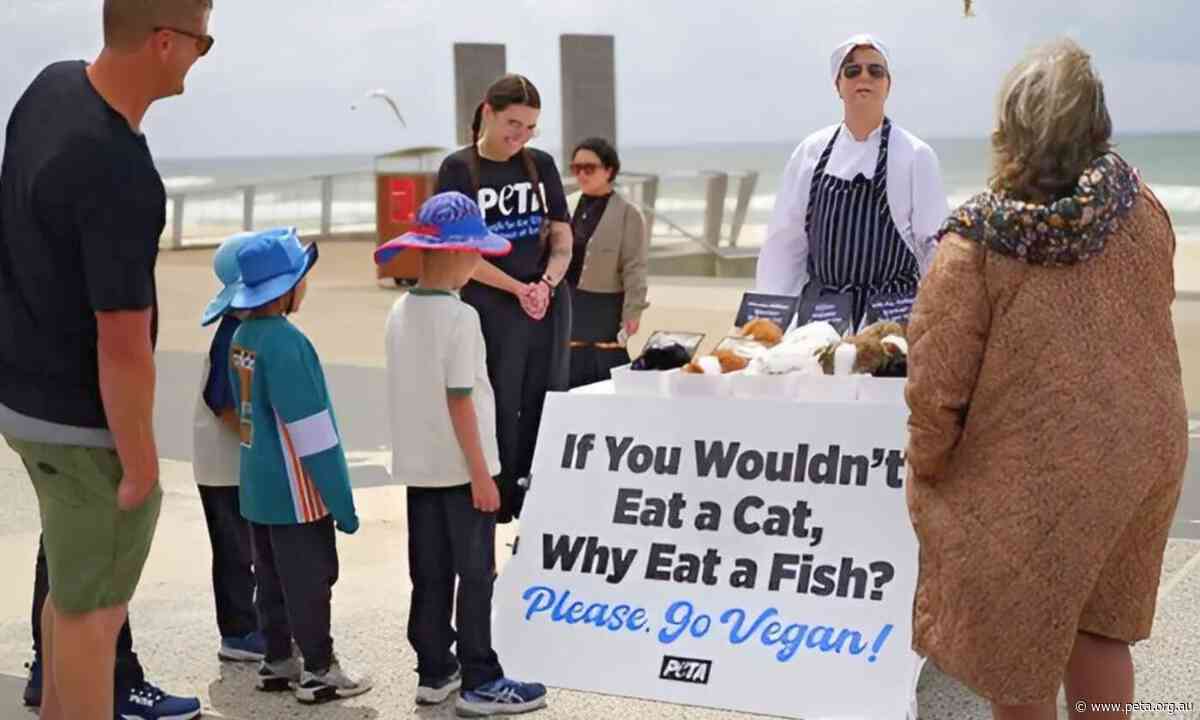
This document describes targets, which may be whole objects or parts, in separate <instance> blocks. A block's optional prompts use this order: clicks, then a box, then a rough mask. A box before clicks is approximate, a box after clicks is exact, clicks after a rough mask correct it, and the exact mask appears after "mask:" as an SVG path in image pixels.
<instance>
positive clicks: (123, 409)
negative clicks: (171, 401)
mask: <svg viewBox="0 0 1200 720" xmlns="http://www.w3.org/2000/svg"><path fill="white" fill-rule="evenodd" d="M211 9H212V3H211V0H158V1H157V2H154V3H146V2H144V0H105V2H104V49H103V50H102V51H101V53H100V55H99V57H98V58H97V59H96V61H95V62H94V63H92V64H90V65H89V64H86V63H84V62H82V61H77V62H62V63H56V64H54V65H51V66H49V67H48V68H46V69H45V70H43V71H42V73H41V74H40V75H39V76H38V77H37V78H36V79H35V80H34V81H33V83H32V84H31V85H30V86H29V88H28V89H27V90H26V91H25V93H24V94H23V95H22V96H21V98H20V100H18V102H17V104H16V106H15V107H14V108H13V111H12V115H11V116H10V118H9V121H8V126H7V136H6V143H5V153H4V161H3V168H2V170H0V434H3V436H4V438H5V440H6V441H7V442H8V444H9V445H10V446H11V447H12V448H13V449H14V450H15V451H16V452H17V453H18V454H19V455H21V458H22V460H23V461H24V463H25V466H26V468H27V470H28V471H29V475H30V479H31V480H32V482H33V485H34V489H35V491H36V492H37V496H38V505H39V511H40V515H41V519H42V540H43V547H44V549H45V567H46V568H47V576H48V577H47V578H46V579H47V581H48V585H49V598H48V599H47V600H46V602H45V608H44V610H43V611H42V613H41V627H42V629H43V640H44V643H43V647H42V652H43V657H42V660H43V662H42V663H40V668H41V671H42V677H41V680H42V683H41V684H42V690H43V692H42V693H40V694H41V695H42V697H40V698H36V699H39V700H41V704H42V707H43V716H44V717H70V718H76V719H79V720H108V719H109V718H111V717H112V716H113V712H114V708H115V710H116V713H117V714H118V716H120V717H124V718H160V717H164V716H170V717H173V718H185V719H186V718H192V717H195V716H196V715H198V714H199V711H200V708H199V703H197V702H195V701H194V699H189V700H182V699H179V698H170V697H169V696H166V695H165V694H164V693H162V692H161V691H159V690H157V688H154V687H152V686H150V685H148V684H147V683H145V682H144V679H143V678H141V677H137V678H135V679H133V680H129V681H127V682H125V683H124V685H125V686H124V687H121V688H119V689H118V690H117V693H116V694H114V685H113V682H112V680H111V678H112V676H113V674H114V662H115V648H116V645H117V635H118V631H119V630H120V629H121V627H122V625H123V623H124V622H125V619H126V614H127V608H128V603H129V600H130V598H131V597H132V596H133V592H134V589H135V588H136V586H137V583H138V580H139V579H140V577H141V571H142V567H143V565H144V563H145V559H146V556H147V555H148V554H149V550H150V544H151V541H152V539H153V536H154V530H155V526H156V524H157V520H158V513H159V507H160V503H161V499H162V491H161V489H160V488H159V486H158V453H157V449H156V447H155V443H154V432H153V426H152V415H153V406H154V384H155V372H154V355H153V348H154V340H155V336H156V331H157V296H156V288H155V282H154V265H155V261H156V259H157V255H158V244H159V239H160V237H161V235H162V230H163V226H164V224H165V220H166V193H165V190H164V188H163V184H162V180H161V179H160V177H159V174H158V171H157V170H156V169H155V166H154V161H153V159H152V158H151V155H150V150H149V147H148V146H147V143H146V138H145V136H144V135H142V132H141V123H142V119H143V117H144V116H145V114H146V111H147V110H148V109H149V107H150V105H151V103H153V102H154V101H156V100H158V99H161V98H165V97H170V96H172V95H178V94H180V93H182V92H183V84H184V78H185V77H186V76H187V73H188V71H189V70H190V69H191V67H192V65H193V64H194V63H195V62H196V61H197V60H198V59H199V58H200V57H201V56H202V55H204V54H206V53H207V52H208V50H209V49H210V48H211V47H212V44H213V41H212V38H211V37H210V36H208V35H207V30H208V17H209V13H210V11H211ZM122 634H123V635H125V636H126V637H127V633H122ZM123 644H124V645H127V643H125V642H123ZM129 654H131V653H129ZM137 674H138V675H139V676H140V668H139V672H138V673H137ZM31 679H32V678H31ZM118 680H119V681H120V678H118ZM175 701H178V702H175ZM173 702H174V703H175V704H174V705H172V703H173Z"/></svg>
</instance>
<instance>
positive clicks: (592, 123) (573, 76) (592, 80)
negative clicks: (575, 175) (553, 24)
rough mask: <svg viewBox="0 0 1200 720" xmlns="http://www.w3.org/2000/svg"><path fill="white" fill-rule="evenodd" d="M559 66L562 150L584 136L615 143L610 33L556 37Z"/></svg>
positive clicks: (613, 63)
mask: <svg viewBox="0 0 1200 720" xmlns="http://www.w3.org/2000/svg"><path fill="white" fill-rule="evenodd" d="M559 51H560V62H561V66H562V68H561V69H562V72H561V76H562V104H563V106H562V118H563V123H562V128H563V131H562V132H563V134H562V147H563V149H562V152H563V155H564V158H563V165H564V166H565V165H566V164H567V163H569V162H570V158H568V157H565V156H566V155H567V154H568V153H570V152H571V150H572V148H574V147H575V144H576V143H578V142H579V141H580V140H582V139H584V138H586V137H602V138H604V139H606V140H608V141H609V142H611V143H612V144H613V145H614V146H615V147H616V148H617V150H618V151H620V149H621V148H620V146H619V145H618V144H617V77H616V59H615V58H616V51H615V47H614V43H613V36H612V35H561V36H559Z"/></svg>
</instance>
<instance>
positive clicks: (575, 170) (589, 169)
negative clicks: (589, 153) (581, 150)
mask: <svg viewBox="0 0 1200 720" xmlns="http://www.w3.org/2000/svg"><path fill="white" fill-rule="evenodd" d="M599 169H600V165H599V163H592V162H585V163H571V174H572V175H591V174H592V173H594V172H596V171H597V170H599Z"/></svg>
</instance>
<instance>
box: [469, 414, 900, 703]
mask: <svg viewBox="0 0 1200 720" xmlns="http://www.w3.org/2000/svg"><path fill="white" fill-rule="evenodd" d="M906 412H907V410H906V408H904V407H901V406H879V405H868V404H861V403H838V404H827V405H818V404H796V403H784V402H775V401H766V400H738V399H720V398H670V399H668V398H640V397H619V396H604V395H562V394H552V395H550V396H549V398H548V399H547V404H546V411H545V415H544V417H543V420H542V429H541V434H540V436H539V438H538V447H537V455H536V457H535V460H534V472H533V485H532V489H531V490H530V492H529V495H528V497H527V498H526V502H525V506H524V509H523V511H522V517H521V526H520V545H519V551H518V553H517V554H516V556H515V557H513V558H512V560H510V561H509V563H508V565H507V566H506V567H505V569H504V572H503V573H502V574H501V576H500V578H499V580H498V581H497V584H496V593H495V620H494V623H493V628H494V630H493V632H494V635H495V644H496V647H497V649H498V650H499V652H500V657H501V659H502V661H503V662H504V665H505V667H506V668H507V669H508V670H510V671H511V672H512V673H513V674H514V675H516V676H519V677H523V678H529V679H533V680H538V681H541V682H545V683H547V684H549V685H553V686H556V687H563V688H571V689H577V690H586V691H593V692H601V693H608V694H614V695H625V696H631V697H640V698H648V699H654V700H661V701H666V702H675V703H684V704H690V705H701V706H708V707H716V708H726V709H731V710H740V711H746V712H755V713H765V714H772V715H782V716H789V717H802V718H809V719H812V720H816V719H818V718H861V719H869V720H903V719H904V718H905V716H906V714H907V712H908V710H909V707H910V702H911V698H912V693H913V691H914V686H915V673H916V672H917V668H918V665H917V656H916V655H915V654H914V653H913V652H912V650H911V649H910V646H911V639H912V638H911V634H912V633H911V616H912V599H913V591H914V589H915V585H916V564H917V542H916V538H915V536H914V534H913V531H912V526H911V524H910V522H909V518H908V511H907V508H906V506H905V500H904V487H903V486H904V453H903V451H904V447H905V444H906V428H905V420H906V417H907V415H906Z"/></svg>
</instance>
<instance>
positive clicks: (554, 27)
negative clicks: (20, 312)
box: [0, 0, 1200, 157]
mask: <svg viewBox="0 0 1200 720" xmlns="http://www.w3.org/2000/svg"><path fill="white" fill-rule="evenodd" d="M101 4H102V3H101V0H0V58H3V61H2V62H0V111H2V112H3V114H4V117H5V118H7V116H8V114H9V112H10V111H11V109H12V106H13V104H14V103H15V102H16V101H17V99H18V98H19V97H20V94H21V93H22V92H23V90H24V89H25V87H26V86H27V85H28V83H29V82H30V81H31V80H32V79H33V77H34V76H35V75H36V74H37V72H38V71H39V70H40V69H41V68H43V67H44V66H46V65H47V64H49V63H51V62H54V61H56V60H62V59H91V58H93V57H95V55H96V54H97V52H98V51H99V48H100V45H101V30H100V7H101ZM974 4H975V12H976V16H975V17H973V18H970V19H964V18H963V14H962V2H961V0H786V1H785V0H778V1H769V0H740V1H739V2H719V1H714V0H592V1H591V2H580V1H579V0H499V1H497V0H216V7H215V10H214V12H213V15H212V20H211V25H210V32H211V33H212V34H213V35H214V36H215V37H216V39H217V42H216V45H215V47H214V48H213V51H212V53H210V54H209V56H208V57H205V58H202V59H201V60H200V62H199V63H197V65H196V67H195V69H194V70H193V71H192V74H191V75H190V76H189V78H188V88H187V92H186V94H185V95H183V96H182V97H178V98H171V99H168V100H164V101H162V102H160V103H157V104H156V105H155V106H154V107H152V108H151V110H150V113H149V114H148V116H147V120H146V123H145V126H144V128H145V130H146V132H147V135H148V136H149V138H150V143H151V147H152V148H153V150H154V151H155V154H156V155H158V156H160V157H215V156H263V155H306V154H321V155H326V154H358V153H375V152H380V151H385V150H389V149H394V148H397V147H402V146H410V145H423V144H433V145H442V146H451V145H453V143H454V131H453V127H454V69H453V45H454V43H455V42H494V43H504V44H505V45H506V46H507V53H508V69H509V70H510V71H515V72H521V73H523V74H525V75H527V76H528V77H529V78H530V79H532V80H533V81H534V83H535V84H537V86H538V87H539V89H540V90H541V93H542V100H543V114H542V118H541V127H542V136H541V139H540V140H539V141H538V144H540V145H542V146H543V147H546V148H548V149H553V148H555V147H556V145H557V144H558V139H559V134H560V132H561V125H560V117H561V108H560V105H559V98H560V97H561V94H562V93H561V91H560V77H559V69H558V68H559V58H558V47H559V45H558V38H559V35H560V34H564V33H598V34H611V35H613V36H614V38H615V46H616V79H617V132H618V144H619V145H621V146H639V147H645V146H678V145H693V144H697V143H741V142H794V141H798V140H800V139H802V138H803V137H804V136H806V135H808V134H809V133H810V132H812V131H813V130H816V129H818V128H820V127H823V126H825V125H829V124H831V123H834V122H837V121H838V120H839V119H840V117H841V105H840V101H839V100H838V99H837V96H836V95H835V93H834V90H833V87H832V79H831V78H830V76H829V70H828V57H829V53H830V51H831V49H832V48H833V47H834V46H836V45H837V44H838V43H839V42H841V41H842V40H843V39H845V38H846V37H848V36H850V35H852V34H854V33H858V32H872V33H875V34H876V35H877V36H878V37H880V38H881V39H883V40H884V42H886V43H888V44H889V45H890V47H891V50H892V55H893V68H892V71H893V76H894V78H895V84H894V88H893V92H892V96H891V99H890V101H889V104H888V114H889V115H890V116H891V117H892V118H893V119H894V120H895V121H896V122H898V123H899V124H901V125H903V126H905V127H907V128H908V129H910V130H912V131H914V132H916V133H917V134H918V135H921V136H924V137H928V138H945V137H982V136H985V135H986V134H987V133H988V132H989V131H990V129H991V124H992V118H993V109H994V102H995V94H996V92H997V90H998V88H999V85H1000V81H1001V79H1002V78H1003V76H1004V73H1005V71H1006V70H1007V69H1008V68H1009V67H1011V66H1012V65H1013V64H1014V63H1015V62H1016V61H1017V60H1019V59H1020V57H1021V55H1022V54H1023V53H1024V52H1025V51H1026V50H1027V49H1029V48H1030V47H1032V46H1034V45H1036V44H1037V43H1040V42H1044V41H1046V40H1049V39H1052V38H1054V37H1056V36H1059V35H1069V36H1071V37H1074V38H1075V39H1077V40H1078V41H1080V42H1081V43H1082V44H1083V45H1084V46H1085V47H1086V48H1088V49H1089V50H1090V51H1091V52H1092V53H1093V55H1094V58H1095V61H1096V64H1097V67H1098V68H1099V70H1100V72H1101V75H1102V76H1103V78H1104V80H1105V84H1106V91H1107V95H1108V98H1109V104H1110V110H1111V111H1112V114H1113V117H1114V122H1115V125H1116V129H1117V132H1118V133H1135V132H1165V131H1200V92H1197V91H1196V85H1197V81H1200V44H1197V43H1196V42H1195V41H1194V36H1195V32H1196V28H1198V27H1200V3H1196V2H1194V1H1193V0H1149V1H1148V2H1141V3H1139V2H1128V0H1087V1H1084V0H975V3H974ZM374 88H384V89H386V90H387V91H389V92H390V93H391V94H392V95H393V96H394V97H395V98H396V99H397V101H398V103H399V104H400V107H401V109H402V112H403V113H404V116H405V120H406V121H407V125H408V127H407V129H403V128H401V127H400V125H399V123H398V122H397V121H396V120H395V118H394V117H393V116H392V115H391V114H390V113H389V112H388V111H387V109H386V107H385V106H384V105H383V104H382V103H381V102H378V101H372V102H368V103H366V104H364V105H362V106H360V108H359V109H358V110H356V111H355V110H351V106H352V105H354V104H355V103H358V102H359V101H360V100H362V98H363V96H364V95H365V94H366V93H367V92H368V91H369V90H371V89H374Z"/></svg>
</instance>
